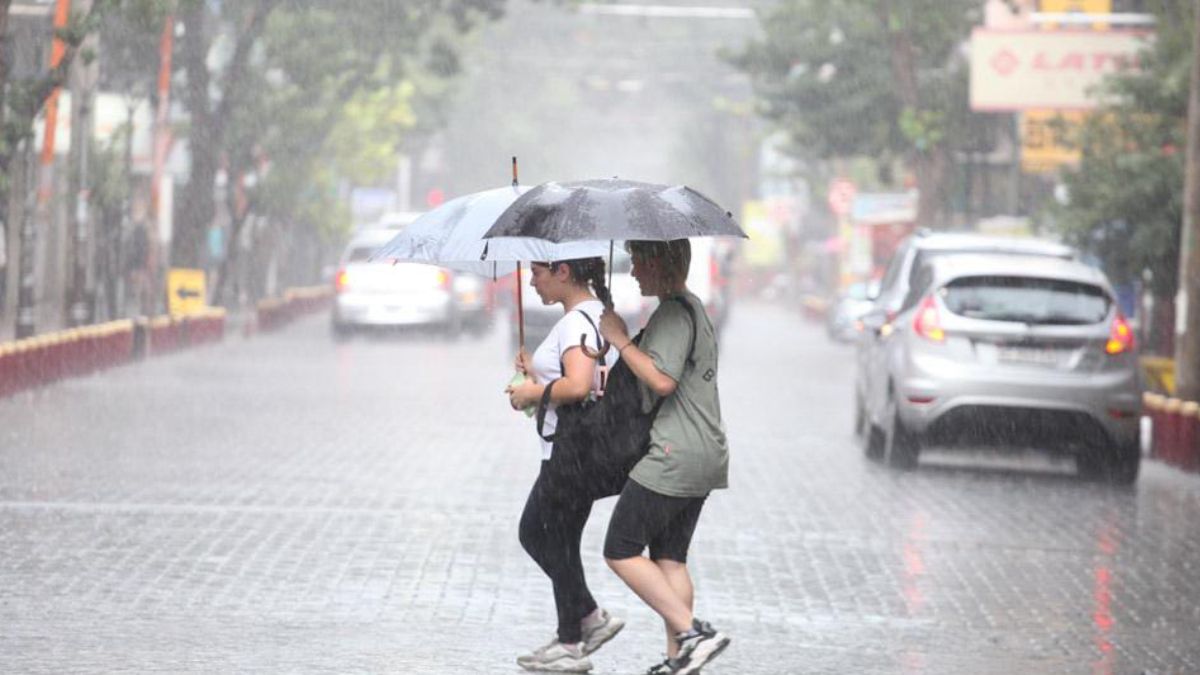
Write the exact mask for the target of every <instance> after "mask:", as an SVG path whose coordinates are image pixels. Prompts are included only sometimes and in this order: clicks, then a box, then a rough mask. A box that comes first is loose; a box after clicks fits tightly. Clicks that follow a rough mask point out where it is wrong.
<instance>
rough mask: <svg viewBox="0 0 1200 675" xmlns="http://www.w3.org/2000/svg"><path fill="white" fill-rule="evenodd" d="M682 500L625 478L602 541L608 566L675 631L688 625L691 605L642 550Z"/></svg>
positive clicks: (687, 627)
mask: <svg viewBox="0 0 1200 675" xmlns="http://www.w3.org/2000/svg"><path fill="white" fill-rule="evenodd" d="M686 503H687V500H685V499H679V498H674V497H667V496H664V495H659V494H656V493H654V492H652V491H651V490H648V489H646V488H645V487H642V486H641V485H639V484H638V483H636V482H634V481H632V480H631V481H628V482H627V483H626V484H625V488H624V489H623V490H622V491H621V496H620V497H619V498H618V499H617V505H616V506H615V507H614V508H613V514H612V519H611V520H610V521H609V523H608V533H607V535H606V536H605V541H604V558H605V560H606V561H607V562H608V566H609V567H610V568H611V569H612V570H613V571H614V572H616V574H617V576H618V577H620V578H621V580H622V581H624V582H625V585H626V586H629V588H630V589H631V590H633V592H634V593H636V594H637V595H638V597H639V598H641V599H642V601H643V602H645V603H646V604H647V605H649V606H650V608H651V609H653V610H654V611H655V612H657V613H658V615H659V616H661V617H662V618H663V621H664V622H665V623H666V624H667V628H668V630H673V631H675V632H682V631H686V630H688V629H689V628H691V626H692V612H691V608H690V607H689V605H688V603H687V602H685V601H684V599H683V598H681V597H680V596H679V595H678V594H677V593H676V592H675V589H674V588H672V586H671V583H670V582H669V581H668V579H667V576H666V575H665V574H664V573H663V570H662V569H661V568H659V566H658V565H657V564H655V563H654V561H652V560H651V559H650V558H647V557H645V556H643V555H642V551H643V550H645V548H646V546H648V545H650V542H651V541H652V540H653V539H655V538H656V536H657V535H658V534H659V532H660V531H661V530H662V529H663V528H665V527H666V526H667V525H668V524H669V523H670V522H671V520H672V518H673V517H674V516H675V513H676V512H677V511H678V510H680V509H681V508H683V507H684V506H686ZM652 554H653V550H652Z"/></svg>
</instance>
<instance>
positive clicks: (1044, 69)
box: [971, 30, 1146, 112]
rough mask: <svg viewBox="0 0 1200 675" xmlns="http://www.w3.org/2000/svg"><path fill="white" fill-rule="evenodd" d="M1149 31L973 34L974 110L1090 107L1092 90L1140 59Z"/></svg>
mask: <svg viewBox="0 0 1200 675" xmlns="http://www.w3.org/2000/svg"><path fill="white" fill-rule="evenodd" d="M1145 36H1146V34H1144V33H1135V32H1129V31H1121V32H1116V31H1108V32H1094V31H988V30H976V31H975V32H973V33H972V34H971V109H972V110H980V111H988V112H999V111H1015V110H1029V109H1031V108H1055V109H1059V110H1087V109H1091V108H1094V107H1096V105H1097V104H1098V103H1099V101H1097V100H1096V99H1095V98H1092V97H1091V96H1089V89H1091V88H1093V87H1094V86H1095V85H1097V84H1099V83H1100V80H1101V79H1102V78H1103V77H1104V76H1106V75H1109V74H1112V73H1115V72H1117V71H1119V70H1120V69H1121V68H1124V67H1127V66H1133V65H1135V64H1136V63H1137V53H1138V50H1140V49H1141V48H1142V46H1143V44H1144V41H1145Z"/></svg>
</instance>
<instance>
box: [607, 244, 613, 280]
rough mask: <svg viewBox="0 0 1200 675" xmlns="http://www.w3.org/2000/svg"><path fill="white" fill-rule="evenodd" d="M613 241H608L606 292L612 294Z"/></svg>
mask: <svg viewBox="0 0 1200 675" xmlns="http://www.w3.org/2000/svg"><path fill="white" fill-rule="evenodd" d="M612 261H613V240H612V239H609V240H608V292H609V293H612V273H613V262H612Z"/></svg>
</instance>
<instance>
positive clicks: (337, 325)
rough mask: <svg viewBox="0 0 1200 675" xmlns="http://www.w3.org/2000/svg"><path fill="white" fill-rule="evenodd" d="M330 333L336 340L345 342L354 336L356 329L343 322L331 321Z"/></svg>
mask: <svg viewBox="0 0 1200 675" xmlns="http://www.w3.org/2000/svg"><path fill="white" fill-rule="evenodd" d="M329 333H330V335H332V336H333V339H334V340H336V341H338V342H345V341H346V340H349V339H350V338H351V336H353V335H354V329H353V328H352V327H351V326H349V325H348V324H344V323H342V322H341V321H331V322H330V323H329Z"/></svg>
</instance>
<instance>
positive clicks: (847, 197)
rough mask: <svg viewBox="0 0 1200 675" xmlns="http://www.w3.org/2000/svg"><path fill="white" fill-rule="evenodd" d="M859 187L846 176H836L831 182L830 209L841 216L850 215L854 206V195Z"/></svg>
mask: <svg viewBox="0 0 1200 675" xmlns="http://www.w3.org/2000/svg"><path fill="white" fill-rule="evenodd" d="M857 193H858V188H856V187H855V186H854V183H852V182H850V181H849V180H847V179H845V178H835V179H833V180H832V181H830V183H829V195H828V196H829V210H830V211H832V212H833V215H835V216H838V217H839V218H840V217H843V216H848V215H850V211H851V209H853V208H854V195H856V194H857Z"/></svg>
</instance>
